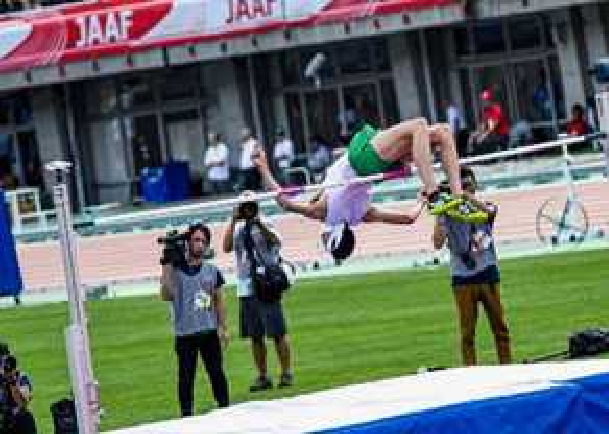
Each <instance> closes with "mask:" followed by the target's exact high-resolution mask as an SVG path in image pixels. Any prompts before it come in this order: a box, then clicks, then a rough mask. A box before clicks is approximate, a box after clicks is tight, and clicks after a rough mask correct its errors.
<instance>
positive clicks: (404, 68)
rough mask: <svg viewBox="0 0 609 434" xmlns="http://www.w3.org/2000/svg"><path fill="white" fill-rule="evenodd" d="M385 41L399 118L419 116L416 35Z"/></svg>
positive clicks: (420, 110) (400, 35)
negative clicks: (386, 42)
mask: <svg viewBox="0 0 609 434" xmlns="http://www.w3.org/2000/svg"><path fill="white" fill-rule="evenodd" d="M387 41H388V44H389V56H390V57H391V64H392V66H393V77H394V81H395V91H396V94H397V99H398V106H399V109H400V116H401V117H402V119H407V118H413V117H416V116H421V115H423V114H424V111H423V101H422V100H421V94H420V88H419V85H418V80H417V74H416V64H415V62H416V61H417V56H418V52H417V50H416V45H415V44H416V43H417V40H416V34H415V33H412V32H411V33H401V34H397V35H391V36H389V37H388V38H387Z"/></svg>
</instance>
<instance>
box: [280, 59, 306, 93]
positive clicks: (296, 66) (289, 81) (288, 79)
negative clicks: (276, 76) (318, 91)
mask: <svg viewBox="0 0 609 434" xmlns="http://www.w3.org/2000/svg"><path fill="white" fill-rule="evenodd" d="M299 58H300V56H299V54H298V51H297V50H289V51H284V52H282V53H281V54H280V55H279V67H280V68H281V76H282V79H283V85H284V86H293V85H295V84H298V83H300V74H301V68H300V62H299Z"/></svg>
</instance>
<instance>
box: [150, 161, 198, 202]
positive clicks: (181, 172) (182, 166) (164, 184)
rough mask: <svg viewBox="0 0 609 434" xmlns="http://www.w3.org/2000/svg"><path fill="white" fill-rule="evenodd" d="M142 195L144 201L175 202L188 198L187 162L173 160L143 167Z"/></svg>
mask: <svg viewBox="0 0 609 434" xmlns="http://www.w3.org/2000/svg"><path fill="white" fill-rule="evenodd" d="M140 179H141V189H142V197H143V198H144V200H145V201H146V202H156V203H164V202H175V201H184V200H187V199H188V188H189V175H188V163H187V162H179V161H174V162H170V163H167V164H165V165H164V166H162V167H145V168H144V169H142V173H141V178H140Z"/></svg>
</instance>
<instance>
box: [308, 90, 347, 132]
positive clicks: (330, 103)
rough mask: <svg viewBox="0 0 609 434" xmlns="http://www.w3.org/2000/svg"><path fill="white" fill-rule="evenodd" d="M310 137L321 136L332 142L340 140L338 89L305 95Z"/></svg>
mask: <svg viewBox="0 0 609 434" xmlns="http://www.w3.org/2000/svg"><path fill="white" fill-rule="evenodd" d="M305 102H306V110H307V120H308V124H309V135H310V137H315V136H320V137H322V138H323V139H324V140H326V141H328V142H330V143H337V142H339V141H340V133H341V129H340V114H339V113H340V110H339V104H338V91H336V90H323V91H320V92H312V93H307V94H306V95H305Z"/></svg>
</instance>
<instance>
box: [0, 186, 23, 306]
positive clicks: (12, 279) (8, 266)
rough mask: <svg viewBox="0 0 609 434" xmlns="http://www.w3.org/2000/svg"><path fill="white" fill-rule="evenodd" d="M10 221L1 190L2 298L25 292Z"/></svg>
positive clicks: (0, 275)
mask: <svg viewBox="0 0 609 434" xmlns="http://www.w3.org/2000/svg"><path fill="white" fill-rule="evenodd" d="M10 221H11V220H10V215H9V212H8V206H7V203H6V197H5V196H4V191H3V190H2V189H0V297H4V296H17V295H19V293H20V292H21V291H22V290H23V281H22V280H21V271H20V270H19V263H18V261H17V250H16V249H15V239H14V238H13V234H12V232H11V223H10Z"/></svg>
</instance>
